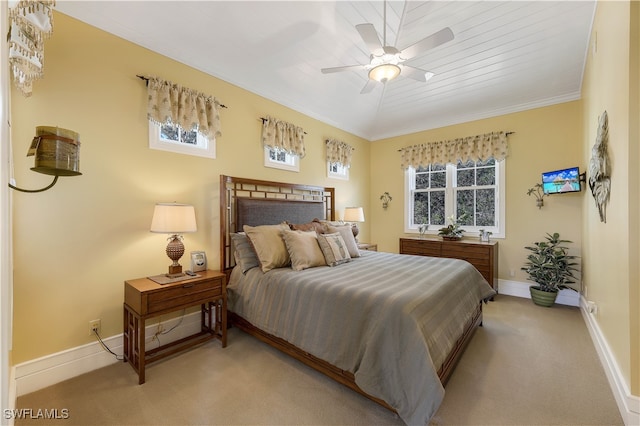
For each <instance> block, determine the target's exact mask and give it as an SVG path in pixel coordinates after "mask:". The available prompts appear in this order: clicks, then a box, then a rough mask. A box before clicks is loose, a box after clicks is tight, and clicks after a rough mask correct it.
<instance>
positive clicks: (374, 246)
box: [358, 243, 378, 251]
mask: <svg viewBox="0 0 640 426" xmlns="http://www.w3.org/2000/svg"><path fill="white" fill-rule="evenodd" d="M358 249H360V250H370V251H378V245H377V244H371V243H358Z"/></svg>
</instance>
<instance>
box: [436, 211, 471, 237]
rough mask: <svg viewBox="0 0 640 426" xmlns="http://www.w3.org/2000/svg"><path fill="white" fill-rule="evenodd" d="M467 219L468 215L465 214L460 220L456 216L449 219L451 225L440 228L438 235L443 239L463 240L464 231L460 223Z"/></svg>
mask: <svg viewBox="0 0 640 426" xmlns="http://www.w3.org/2000/svg"><path fill="white" fill-rule="evenodd" d="M466 218H467V214H466V213H463V214H462V216H460V217H459V218H457V219H456V218H455V216H451V217H450V218H449V225H447V226H446V227H444V228H440V229H439V230H438V235H441V236H443V237H453V238H462V234H464V229H462V227H461V226H460V222H462V221H464V220H465V219H466Z"/></svg>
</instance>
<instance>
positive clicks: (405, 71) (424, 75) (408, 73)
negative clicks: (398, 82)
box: [400, 65, 435, 83]
mask: <svg viewBox="0 0 640 426" xmlns="http://www.w3.org/2000/svg"><path fill="white" fill-rule="evenodd" d="M400 68H401V69H402V72H401V73H400V75H403V76H405V77H409V78H412V79H414V80H416V81H422V82H425V83H426V81H427V80H429V79H430V78H431V77H433V76H434V75H435V74H434V73H432V72H431V71H425V70H421V69H420V68H415V67H410V66H409V65H400Z"/></svg>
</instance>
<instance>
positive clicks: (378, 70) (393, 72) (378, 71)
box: [369, 64, 400, 83]
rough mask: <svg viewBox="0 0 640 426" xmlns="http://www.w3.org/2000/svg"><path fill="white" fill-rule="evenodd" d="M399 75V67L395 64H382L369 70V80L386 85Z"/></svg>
mask: <svg viewBox="0 0 640 426" xmlns="http://www.w3.org/2000/svg"><path fill="white" fill-rule="evenodd" d="M399 75H400V67H399V66H397V65H395V64H382V65H378V66H375V67H373V68H371V70H370V71H369V78H370V79H371V80H376V81H379V82H380V83H386V82H387V81H391V80H393V79H394V78H396V77H397V76H399Z"/></svg>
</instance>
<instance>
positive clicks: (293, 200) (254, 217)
mask: <svg viewBox="0 0 640 426" xmlns="http://www.w3.org/2000/svg"><path fill="white" fill-rule="evenodd" d="M334 203H335V200H334V188H328V187H322V186H313V185H301V184H293V183H282V182H271V181H263V180H255V179H245V178H237V177H231V176H225V175H220V263H221V264H220V270H221V271H225V272H229V271H230V270H231V268H233V266H234V265H235V261H234V259H233V252H232V248H231V237H230V234H231V233H233V232H240V231H242V227H243V225H249V226H257V225H274V224H278V223H281V222H282V221H285V220H286V221H288V222H289V223H306V222H311V221H312V220H313V219H316V218H318V219H327V220H335V204H334Z"/></svg>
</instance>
